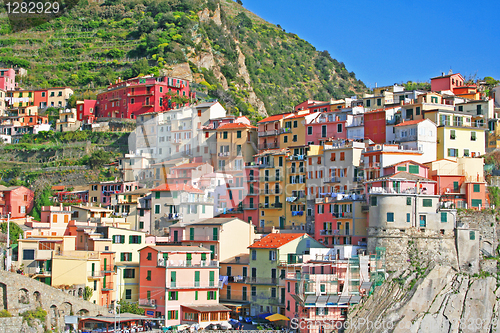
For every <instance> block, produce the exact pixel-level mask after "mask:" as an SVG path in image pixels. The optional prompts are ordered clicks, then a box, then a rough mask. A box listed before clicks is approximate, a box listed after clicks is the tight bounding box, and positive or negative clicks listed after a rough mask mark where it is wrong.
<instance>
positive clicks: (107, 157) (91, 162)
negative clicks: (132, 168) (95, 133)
mask: <svg viewBox="0 0 500 333" xmlns="http://www.w3.org/2000/svg"><path fill="white" fill-rule="evenodd" d="M113 156H114V155H113V153H112V152H108V151H105V150H102V149H100V150H96V151H94V152H93V153H92V155H90V157H88V158H86V159H85V160H84V161H83V162H84V164H87V165H88V166H90V167H91V168H92V169H99V168H102V167H103V166H104V165H105V164H108V163H111V161H112V158H113Z"/></svg>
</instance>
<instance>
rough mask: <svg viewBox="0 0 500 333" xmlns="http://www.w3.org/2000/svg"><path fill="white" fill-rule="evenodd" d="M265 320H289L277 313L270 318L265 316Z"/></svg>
mask: <svg viewBox="0 0 500 333" xmlns="http://www.w3.org/2000/svg"><path fill="white" fill-rule="evenodd" d="M266 319H267V320H269V321H278V320H290V319H289V318H288V317H286V316H283V315H282V314H279V313H275V314H273V315H271V316H267V317H266Z"/></svg>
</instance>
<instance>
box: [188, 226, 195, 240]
mask: <svg viewBox="0 0 500 333" xmlns="http://www.w3.org/2000/svg"><path fill="white" fill-rule="evenodd" d="M189 240H194V228H189Z"/></svg>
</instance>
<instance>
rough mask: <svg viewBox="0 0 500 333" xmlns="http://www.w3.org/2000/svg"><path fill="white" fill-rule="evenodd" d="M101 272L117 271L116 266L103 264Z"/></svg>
mask: <svg viewBox="0 0 500 333" xmlns="http://www.w3.org/2000/svg"><path fill="white" fill-rule="evenodd" d="M101 272H102V273H104V274H110V273H114V272H115V268H114V266H112V265H106V266H104V265H103V266H101Z"/></svg>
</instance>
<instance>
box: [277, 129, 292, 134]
mask: <svg viewBox="0 0 500 333" xmlns="http://www.w3.org/2000/svg"><path fill="white" fill-rule="evenodd" d="M280 133H292V129H291V128H280Z"/></svg>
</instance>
